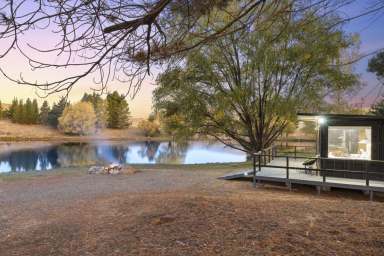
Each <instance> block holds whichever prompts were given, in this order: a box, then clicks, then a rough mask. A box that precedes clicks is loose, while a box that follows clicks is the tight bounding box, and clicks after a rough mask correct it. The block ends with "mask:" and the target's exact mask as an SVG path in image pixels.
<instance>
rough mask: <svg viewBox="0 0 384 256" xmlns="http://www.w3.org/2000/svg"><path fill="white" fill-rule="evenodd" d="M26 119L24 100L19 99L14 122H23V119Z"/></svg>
mask: <svg viewBox="0 0 384 256" xmlns="http://www.w3.org/2000/svg"><path fill="white" fill-rule="evenodd" d="M24 119H25V108H24V101H23V100H19V102H18V104H17V107H16V110H15V114H14V122H15V123H19V124H21V123H23V120H24Z"/></svg>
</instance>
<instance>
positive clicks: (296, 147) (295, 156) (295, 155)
mask: <svg viewBox="0 0 384 256" xmlns="http://www.w3.org/2000/svg"><path fill="white" fill-rule="evenodd" d="M296 158H297V146H295V159H296Z"/></svg>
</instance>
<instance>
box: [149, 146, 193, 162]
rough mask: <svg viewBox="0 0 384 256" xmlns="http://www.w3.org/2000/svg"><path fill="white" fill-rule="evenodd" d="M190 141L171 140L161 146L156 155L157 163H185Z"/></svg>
mask: <svg viewBox="0 0 384 256" xmlns="http://www.w3.org/2000/svg"><path fill="white" fill-rule="evenodd" d="M188 146H189V143H188V142H172V141H169V142H168V143H167V146H165V147H161V148H160V150H159V153H158V155H157V157H156V163H160V164H183V163H184V160H185V157H186V153H187V150H188Z"/></svg>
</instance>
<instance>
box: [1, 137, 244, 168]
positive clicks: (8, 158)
mask: <svg viewBox="0 0 384 256" xmlns="http://www.w3.org/2000/svg"><path fill="white" fill-rule="evenodd" d="M12 146H13V145H12V144H9V145H8V146H7V147H5V148H4V147H3V149H2V150H1V151H0V172H26V171H33V170H37V171H44V170H52V169H54V168H58V167H73V166H86V165H94V164H106V163H117V162H118V163H121V164H203V163H229V162H244V161H246V155H245V153H243V152H241V151H238V150H234V149H231V148H228V147H225V146H223V145H222V144H219V143H208V142H203V141H194V142H189V143H174V142H154V141H151V142H148V141H145V142H144V141H143V142H119V143H115V142H100V143H63V144H55V145H38V144H37V145H34V144H32V145H28V144H25V147H24V148H23V145H21V146H20V144H18V146H17V147H12Z"/></svg>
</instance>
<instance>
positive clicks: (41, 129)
mask: <svg viewBox="0 0 384 256" xmlns="http://www.w3.org/2000/svg"><path fill="white" fill-rule="evenodd" d="M148 139H149V138H146V137H145V136H144V135H143V133H142V132H141V130H140V129H138V128H135V127H132V128H128V129H122V130H115V129H105V130H103V131H102V132H100V133H99V134H96V135H92V136H81V137H79V136H68V135H65V134H62V133H60V132H59V131H58V130H56V129H53V128H50V127H47V126H44V125H23V124H15V123H12V122H10V121H8V120H0V141H63V140H64V141H88V140H148ZM155 139H161V138H155Z"/></svg>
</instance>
